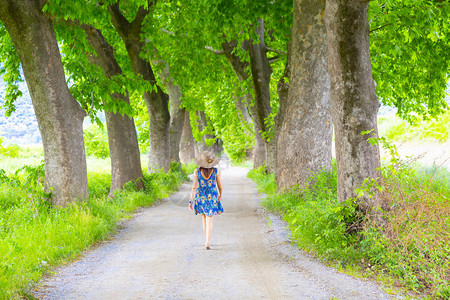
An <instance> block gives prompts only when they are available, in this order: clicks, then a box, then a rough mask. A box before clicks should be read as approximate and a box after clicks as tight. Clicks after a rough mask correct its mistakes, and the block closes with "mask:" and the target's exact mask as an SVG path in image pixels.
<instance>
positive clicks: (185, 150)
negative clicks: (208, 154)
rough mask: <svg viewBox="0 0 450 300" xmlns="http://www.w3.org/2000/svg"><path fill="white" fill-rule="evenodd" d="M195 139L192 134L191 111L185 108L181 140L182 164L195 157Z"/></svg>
mask: <svg viewBox="0 0 450 300" xmlns="http://www.w3.org/2000/svg"><path fill="white" fill-rule="evenodd" d="M195 144H196V143H195V140H194V137H193V136H192V128H191V120H190V119H189V111H187V110H185V116H184V125H183V133H182V134H181V142H180V160H181V163H182V164H187V163H190V162H191V161H193V160H194V158H195V147H196V145H195Z"/></svg>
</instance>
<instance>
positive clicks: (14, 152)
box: [0, 137, 20, 158]
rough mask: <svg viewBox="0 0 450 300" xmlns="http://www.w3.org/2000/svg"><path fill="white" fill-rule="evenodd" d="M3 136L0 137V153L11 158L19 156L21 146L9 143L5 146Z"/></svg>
mask: <svg viewBox="0 0 450 300" xmlns="http://www.w3.org/2000/svg"><path fill="white" fill-rule="evenodd" d="M2 144H3V138H2V137H0V155H3V156H5V157H10V158H16V157H19V151H20V148H19V146H17V145H14V144H12V145H8V146H6V147H5V146H3V145H2Z"/></svg>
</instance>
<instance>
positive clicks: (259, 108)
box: [222, 29, 270, 168]
mask: <svg viewBox="0 0 450 300" xmlns="http://www.w3.org/2000/svg"><path fill="white" fill-rule="evenodd" d="M262 30H264V29H262ZM236 46H237V42H236V41H230V42H227V43H223V44H222V49H223V51H224V54H225V57H226V58H227V59H228V61H229V63H230V65H231V67H232V69H233V70H234V72H235V74H236V76H237V77H238V79H239V81H240V82H245V81H246V80H247V79H248V78H249V77H250V74H249V73H247V72H246V70H245V69H246V68H247V66H248V63H246V62H243V61H241V60H240V58H239V57H237V56H236V55H234V54H233V53H232V51H233V49H234V48H235V47H236ZM250 47H252V46H250ZM256 47H257V48H258V49H255V51H254V56H253V58H254V61H255V62H257V60H258V59H259V60H260V64H261V66H259V67H256V66H255V71H256V69H257V68H260V69H263V68H264V66H262V64H263V62H262V58H261V53H259V52H258V50H261V47H259V46H258V45H256ZM255 56H256V57H255ZM264 56H265V54H264ZM265 57H266V59H267V56H265ZM257 76H258V75H257ZM269 77H270V75H269ZM262 78H263V79H265V77H264V76H262ZM269 80H270V78H269ZM259 95H260V98H259V99H258V100H262V99H261V96H264V95H265V93H264V92H263V91H260V92H259ZM244 97H245V99H246V101H247V104H248V106H249V109H250V113H251V116H252V119H253V127H254V132H255V147H254V149H253V167H254V168H259V167H260V166H262V165H263V164H264V162H265V161H266V141H265V139H264V138H263V137H262V134H261V132H262V131H263V130H264V128H265V127H264V126H265V125H264V118H263V119H262V120H263V122H262V123H261V116H263V115H264V114H265V112H264V107H265V105H264V104H256V99H255V101H253V97H252V95H251V94H250V93H246V94H245V96H244ZM269 97H270V95H269ZM269 101H270V98H269ZM252 102H255V103H252ZM269 108H270V103H269ZM258 116H259V117H258Z"/></svg>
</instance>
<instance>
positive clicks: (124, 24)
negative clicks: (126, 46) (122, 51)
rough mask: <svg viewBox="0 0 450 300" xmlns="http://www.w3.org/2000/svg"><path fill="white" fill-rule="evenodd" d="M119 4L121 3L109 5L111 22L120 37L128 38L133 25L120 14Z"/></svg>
mask: <svg viewBox="0 0 450 300" xmlns="http://www.w3.org/2000/svg"><path fill="white" fill-rule="evenodd" d="M119 3H120V1H117V2H116V3H114V4H112V5H108V11H109V13H110V15H111V21H112V23H113V25H114V27H116V29H117V31H118V33H119V35H121V36H126V35H128V33H129V31H130V29H131V24H130V22H128V20H127V19H126V18H125V17H124V15H122V13H121V12H120V7H119Z"/></svg>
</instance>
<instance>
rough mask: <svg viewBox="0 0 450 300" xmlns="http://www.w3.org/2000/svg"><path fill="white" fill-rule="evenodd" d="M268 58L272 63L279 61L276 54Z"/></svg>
mask: <svg viewBox="0 0 450 300" xmlns="http://www.w3.org/2000/svg"><path fill="white" fill-rule="evenodd" d="M268 60H269V64H273V63H275V62H277V61H279V60H280V57H279V56H278V55H277V56H274V57H271V58H269V59H268Z"/></svg>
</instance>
